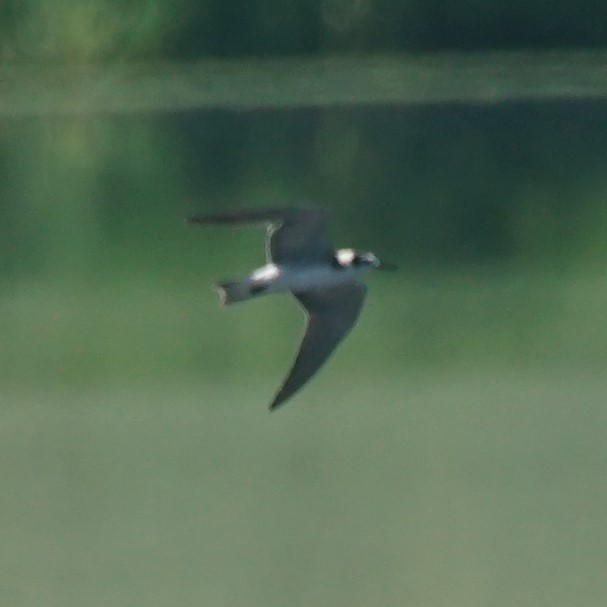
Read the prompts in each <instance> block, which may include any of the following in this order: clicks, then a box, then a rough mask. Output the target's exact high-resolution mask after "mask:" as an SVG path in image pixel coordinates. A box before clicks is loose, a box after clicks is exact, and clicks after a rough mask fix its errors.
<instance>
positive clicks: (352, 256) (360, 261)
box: [335, 249, 396, 271]
mask: <svg viewBox="0 0 607 607" xmlns="http://www.w3.org/2000/svg"><path fill="white" fill-rule="evenodd" d="M335 259H336V261H337V263H338V264H339V265H340V266H341V267H342V268H351V269H353V270H360V271H363V270H396V265H394V264H393V263H388V262H385V261H380V260H379V259H378V257H377V256H376V255H375V254H374V253H370V252H368V251H364V252H363V251H355V250H354V249H339V250H338V251H337V252H336V253H335Z"/></svg>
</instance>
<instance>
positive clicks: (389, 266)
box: [377, 261, 398, 272]
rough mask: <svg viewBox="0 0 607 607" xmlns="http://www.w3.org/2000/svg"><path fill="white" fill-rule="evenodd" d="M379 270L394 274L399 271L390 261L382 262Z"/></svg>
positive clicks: (378, 267)
mask: <svg viewBox="0 0 607 607" xmlns="http://www.w3.org/2000/svg"><path fill="white" fill-rule="evenodd" d="M377 269H378V270H386V271H387V272H394V271H395V270H398V266H397V265H396V264H395V263H390V262H389V261H380V262H379V265H378V266H377Z"/></svg>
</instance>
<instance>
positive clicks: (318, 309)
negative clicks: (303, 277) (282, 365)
mask: <svg viewBox="0 0 607 607" xmlns="http://www.w3.org/2000/svg"><path fill="white" fill-rule="evenodd" d="M366 290H367V289H366V287H365V286H364V285H363V284H360V283H354V282H353V283H349V284H346V285H343V286H339V287H333V288H330V289H314V290H310V291H305V292H299V293H294V295H295V297H296V298H297V300H298V301H299V303H300V304H301V305H302V306H303V308H304V309H305V310H306V313H307V315H308V319H307V324H306V331H305V333H304V337H303V339H302V342H301V346H300V348H299V353H298V354H297V358H296V359H295V362H294V363H293V366H292V367H291V370H290V371H289V374H288V376H287V378H286V380H285V382H284V384H283V385H282V387H281V388H280V390H279V391H278V393H277V394H276V396H275V397H274V400H273V401H272V404H271V405H270V409H271V410H273V409H276V408H277V407H279V406H280V405H281V404H283V403H284V402H285V401H286V400H287V399H288V398H290V397H291V396H292V395H293V394H294V393H295V392H297V390H299V389H300V388H301V387H302V386H303V385H304V384H305V383H306V382H307V381H308V380H309V379H310V378H311V377H312V376H313V375H314V374H315V373H316V372H317V371H318V369H320V367H321V366H322V365H323V364H324V363H325V361H326V360H327V359H328V358H329V356H330V355H331V353H332V352H333V350H335V348H336V347H337V345H338V344H339V343H340V342H341V341H342V340H343V339H344V337H346V335H347V334H348V333H349V332H350V330H351V329H352V327H353V326H354V325H355V323H356V320H357V318H358V315H359V314H360V311H361V309H362V306H363V303H364V300H365V293H366Z"/></svg>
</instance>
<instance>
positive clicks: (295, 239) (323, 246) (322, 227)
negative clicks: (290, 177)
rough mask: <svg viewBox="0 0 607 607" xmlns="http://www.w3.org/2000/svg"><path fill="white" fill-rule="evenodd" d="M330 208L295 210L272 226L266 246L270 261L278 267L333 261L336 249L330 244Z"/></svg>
mask: <svg viewBox="0 0 607 607" xmlns="http://www.w3.org/2000/svg"><path fill="white" fill-rule="evenodd" d="M328 227H329V212H328V210H327V209H319V208H307V209H293V210H292V211H291V212H290V213H288V214H287V215H285V217H284V218H283V220H282V221H281V222H280V223H277V224H274V225H272V226H271V227H270V230H269V232H268V240H267V244H266V254H267V258H268V261H273V262H274V263H277V264H283V263H286V264H289V263H291V264H298V263H305V264H308V263H314V262H319V261H320V262H329V261H330V260H331V259H332V258H333V247H332V246H331V243H330V241H329V235H328Z"/></svg>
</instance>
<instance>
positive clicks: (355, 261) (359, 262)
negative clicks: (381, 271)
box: [352, 255, 364, 268]
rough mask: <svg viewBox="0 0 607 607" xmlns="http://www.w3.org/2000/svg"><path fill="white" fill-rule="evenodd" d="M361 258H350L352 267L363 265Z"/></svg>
mask: <svg viewBox="0 0 607 607" xmlns="http://www.w3.org/2000/svg"><path fill="white" fill-rule="evenodd" d="M363 261H364V260H363V258H362V257H361V256H360V255H354V257H353V258H352V265H353V266H354V267H355V268H357V267H358V266H360V265H362V264H363Z"/></svg>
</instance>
